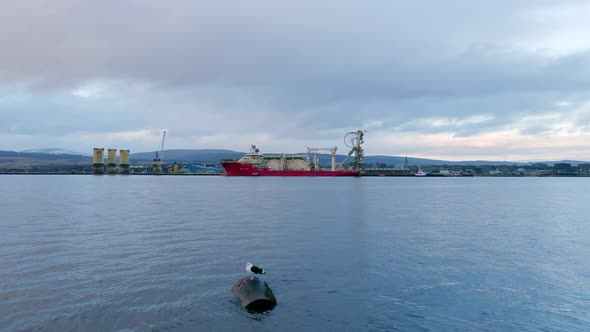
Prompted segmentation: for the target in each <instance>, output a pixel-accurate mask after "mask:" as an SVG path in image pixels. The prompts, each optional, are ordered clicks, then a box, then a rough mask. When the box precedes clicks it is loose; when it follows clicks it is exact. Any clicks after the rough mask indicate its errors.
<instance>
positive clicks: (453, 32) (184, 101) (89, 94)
mask: <svg viewBox="0 0 590 332" xmlns="http://www.w3.org/2000/svg"><path fill="white" fill-rule="evenodd" d="M588 13H590V3H588V2H587V1H559V2H557V1H542V0H539V1H532V0H530V1H528V0H523V1H483V0H482V1H468V0H463V1H459V0H450V1H449V0H447V1H442V0H441V1H411V2H408V1H404V2H402V1H391V0H388V1H385V0H383V1H380V0H375V1H364V2H358V1H342V0H340V1H333V0H328V1H322V2H317V1H293V2H282V3H279V2H276V1H270V0H264V1H263V0H258V1H257V0H254V1H248V2H244V1H224V2H218V1H171V2H162V1H145V0H144V1H139V0H137V1H112V2H108V3H107V2H104V1H64V0H52V1H40V0H38V1H12V2H11V3H7V4H3V8H2V11H0V22H2V29H0V45H1V47H2V52H0V130H1V131H0V139H2V143H0V149H5V150H23V149H28V148H38V147H63V148H66V149H70V150H78V151H88V150H90V149H91V148H92V147H94V146H104V147H115V148H131V149H132V150H135V151H143V150H149V149H154V148H156V147H157V145H158V144H159V136H160V134H161V131H162V130H164V129H167V130H168V131H169V140H168V144H167V145H168V146H169V147H170V148H229V149H237V150H245V149H247V147H248V146H249V144H251V143H252V144H258V145H259V146H261V147H262V148H263V150H265V151H286V152H296V151H302V150H303V149H304V148H305V146H310V145H315V146H332V145H338V146H340V147H341V149H343V148H344V147H343V144H342V143H341V141H342V136H343V135H344V133H345V132H347V131H349V130H355V129H357V128H361V127H362V128H365V129H367V130H369V133H368V135H367V138H366V143H367V146H366V150H367V153H369V154H406V153H408V154H410V155H415V156H422V157H437V158H438V157H440V158H447V159H474V158H490V159H503V158H504V156H506V155H509V156H513V157H512V158H516V159H528V160H530V159H544V158H547V157H552V158H575V159H590V139H589V138H590V103H589V102H590V57H589V56H590V42H588V39H587V37H586V36H588V35H590V21H589V20H587V14H588Z"/></svg>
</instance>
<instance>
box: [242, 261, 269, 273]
mask: <svg viewBox="0 0 590 332" xmlns="http://www.w3.org/2000/svg"><path fill="white" fill-rule="evenodd" d="M246 271H248V272H252V273H254V274H266V272H264V270H263V269H262V268H261V267H258V266H256V265H252V263H247V264H246Z"/></svg>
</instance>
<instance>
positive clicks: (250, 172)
mask: <svg viewBox="0 0 590 332" xmlns="http://www.w3.org/2000/svg"><path fill="white" fill-rule="evenodd" d="M221 165H222V166H223V168H224V169H225V175H227V176H359V175H360V173H361V172H360V171H324V170H322V171H295V170H282V171H278V170H271V169H268V168H262V169H260V168H256V167H254V165H252V164H243V163H240V162H239V161H224V162H222V163H221Z"/></svg>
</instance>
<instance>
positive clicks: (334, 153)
mask: <svg viewBox="0 0 590 332" xmlns="http://www.w3.org/2000/svg"><path fill="white" fill-rule="evenodd" d="M336 150H338V147H337V146H335V147H333V148H310V147H309V146H308V147H307V153H308V154H309V153H311V152H318V151H330V152H331V153H332V171H335V170H336ZM313 161H314V164H315V165H316V167H318V160H317V155H316V156H314V160H313Z"/></svg>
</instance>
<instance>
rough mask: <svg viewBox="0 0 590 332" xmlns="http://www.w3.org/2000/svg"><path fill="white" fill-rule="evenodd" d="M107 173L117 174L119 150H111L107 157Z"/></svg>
mask: <svg viewBox="0 0 590 332" xmlns="http://www.w3.org/2000/svg"><path fill="white" fill-rule="evenodd" d="M107 173H108V174H115V173H117V149H109V150H108V157H107Z"/></svg>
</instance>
